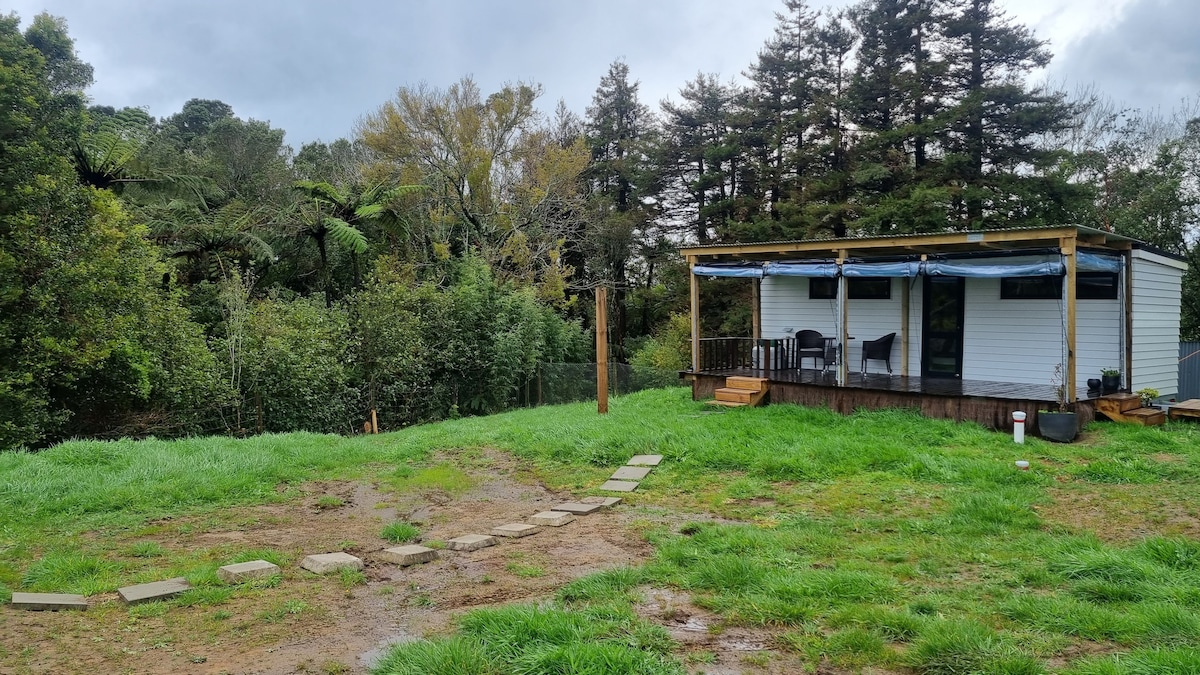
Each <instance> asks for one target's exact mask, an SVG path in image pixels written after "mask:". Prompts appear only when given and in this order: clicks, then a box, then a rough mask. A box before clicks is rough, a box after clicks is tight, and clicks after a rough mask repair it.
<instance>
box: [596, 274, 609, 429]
mask: <svg viewBox="0 0 1200 675" xmlns="http://www.w3.org/2000/svg"><path fill="white" fill-rule="evenodd" d="M596 410H597V412H599V413H600V414H601V415H603V414H605V413H607V412H608V289H606V288H604V287H603V286H600V287H597V288H596Z"/></svg>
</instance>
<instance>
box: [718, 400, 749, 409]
mask: <svg viewBox="0 0 1200 675" xmlns="http://www.w3.org/2000/svg"><path fill="white" fill-rule="evenodd" d="M708 404H709V405H719V406H723V407H725V408H745V407H746V406H747V405H749V404H748V403H738V402H736V401H709V402H708Z"/></svg>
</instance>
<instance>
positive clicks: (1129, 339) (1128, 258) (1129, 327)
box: [1121, 247, 1133, 391]
mask: <svg viewBox="0 0 1200 675" xmlns="http://www.w3.org/2000/svg"><path fill="white" fill-rule="evenodd" d="M1121 257H1122V258H1124V260H1125V304H1124V307H1123V309H1124V310H1125V364H1124V366H1125V386H1126V387H1128V388H1129V390H1130V391H1133V248H1132V247H1131V248H1129V249H1126V250H1125V254H1124V255H1122V256H1121Z"/></svg>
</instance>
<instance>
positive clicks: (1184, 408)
mask: <svg viewBox="0 0 1200 675" xmlns="http://www.w3.org/2000/svg"><path fill="white" fill-rule="evenodd" d="M1185 418H1186V419H1200V398H1189V399H1188V400H1186V401H1180V402H1179V403H1176V404H1175V405H1173V406H1171V419H1173V420H1177V419H1185Z"/></svg>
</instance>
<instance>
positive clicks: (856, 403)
mask: <svg viewBox="0 0 1200 675" xmlns="http://www.w3.org/2000/svg"><path fill="white" fill-rule="evenodd" d="M759 372H761V371H759ZM781 375H782V374H781ZM688 377H690V378H691V380H692V399H693V400H696V401H704V400H708V399H711V398H713V397H714V396H715V394H716V390H717V389H719V388H721V387H724V386H725V378H726V377H727V375H726V374H724V373H695V374H690V375H688ZM767 377H768V378H769V379H770V381H771V389H770V402H771V403H793V404H796V405H802V406H807V407H820V408H829V409H830V410H833V411H835V412H838V413H841V414H843V415H849V414H851V413H853V412H854V411H855V410H883V409H888V408H905V409H910V410H919V411H920V413H921V414H922V415H924V416H925V417H930V418H934V419H950V420H955V421H958V422H975V423H976V424H978V425H980V426H982V427H984V428H987V429H993V430H996V431H1012V428H1013V421H1012V414H1013V412H1014V411H1017V410H1020V411H1024V412H1025V413H1026V415H1028V417H1027V419H1026V422H1025V428H1026V430H1027V433H1029V434H1031V435H1036V433H1037V412H1038V410H1047V409H1050V408H1052V407H1053V405H1054V401H1053V400H1046V398H1043V397H1041V396H1036V395H1035V396H1022V393H1023V392H1024V391H1026V390H1028V389H1029V388H1027V387H1025V386H1024V385H1011V387H1010V388H1009V390H1008V391H1007V392H1006V393H1003V394H1000V393H999V392H1000V391H1001V388H1000V387H1001V384H1002V383H992V384H994V385H995V387H996V389H995V391H996V392H997V394H996V395H991V396H989V395H974V394H972V393H969V392H971V390H972V387H970V386H965V387H962V390H963V392H964V393H963V394H944V393H933V392H932V391H930V390H934V391H936V390H938V389H941V390H943V391H945V390H946V387H945V386H944V385H940V386H939V384H937V383H935V384H931V385H930V386H929V387H927V388H925V389H924V390H923V389H922V387H921V386H920V382H919V380H918V378H904V379H905V380H907V381H906V382H901V381H900V380H901V378H899V377H895V378H886V377H879V378H876V377H873V376H867V378H865V379H864V380H859V381H858V384H857V385H856V386H848V387H837V386H833V384H832V383H830V384H817V383H809V382H796V381H788V380H797V379H804V378H797V377H794V376H790V374H789V376H783V377H779V378H778V379H776V378H775V377H770V375H769V374H768V375H767ZM889 380H890V382H889ZM980 384H981V385H988V384H989V383H980ZM986 390H987V388H984V389H982V391H986ZM1029 393H1035V394H1036V393H1037V390H1036V389H1033V390H1032V391H1030V392H1029ZM1075 410H1076V412H1077V413H1078V417H1079V425H1080V427H1082V426H1083V425H1085V424H1087V423H1089V422H1091V421H1092V420H1093V419H1095V408H1094V405H1093V403H1092V402H1090V401H1079V402H1077V403H1076V404H1075Z"/></svg>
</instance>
